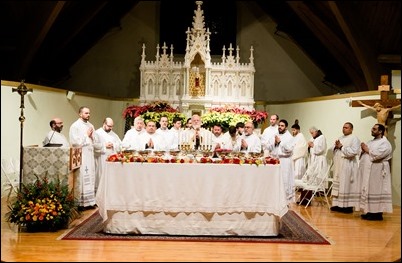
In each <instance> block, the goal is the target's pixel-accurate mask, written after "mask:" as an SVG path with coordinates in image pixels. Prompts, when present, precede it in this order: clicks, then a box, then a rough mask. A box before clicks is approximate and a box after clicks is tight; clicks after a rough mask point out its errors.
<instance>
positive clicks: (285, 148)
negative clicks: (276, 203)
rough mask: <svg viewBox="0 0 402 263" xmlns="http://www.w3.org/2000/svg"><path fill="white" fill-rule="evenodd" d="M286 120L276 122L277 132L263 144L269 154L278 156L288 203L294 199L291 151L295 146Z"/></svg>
mask: <svg viewBox="0 0 402 263" xmlns="http://www.w3.org/2000/svg"><path fill="white" fill-rule="evenodd" d="M287 127H288V122H287V121H286V120H284V119H282V120H280V121H279V123H278V132H277V134H276V135H274V137H271V139H269V140H268V142H267V144H266V145H265V147H266V149H267V150H268V151H269V152H270V153H271V156H273V157H276V158H279V161H280V164H281V176H282V179H283V185H284V187H285V192H286V198H287V200H288V203H291V202H294V201H295V191H294V185H295V176H294V171H293V163H292V158H291V157H292V153H293V149H294V147H295V140H294V137H293V136H292V135H291V134H290V132H289V131H288V130H287Z"/></svg>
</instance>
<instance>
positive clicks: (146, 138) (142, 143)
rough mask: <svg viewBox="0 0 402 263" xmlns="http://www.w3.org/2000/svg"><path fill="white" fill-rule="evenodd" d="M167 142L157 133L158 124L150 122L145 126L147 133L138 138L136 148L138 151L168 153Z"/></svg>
mask: <svg viewBox="0 0 402 263" xmlns="http://www.w3.org/2000/svg"><path fill="white" fill-rule="evenodd" d="M166 147H167V144H166V141H165V139H164V138H163V136H162V135H160V134H158V133H156V123H155V122H154V121H152V120H149V121H148V122H147V123H146V126H145V132H144V133H141V134H140V136H139V137H138V140H137V143H136V145H135V146H134V149H136V150H140V151H143V150H154V151H166Z"/></svg>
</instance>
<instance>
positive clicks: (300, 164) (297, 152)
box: [292, 123, 307, 179]
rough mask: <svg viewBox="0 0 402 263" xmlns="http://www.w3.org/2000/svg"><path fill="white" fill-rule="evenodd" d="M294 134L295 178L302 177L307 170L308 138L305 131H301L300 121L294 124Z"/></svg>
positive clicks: (293, 158) (293, 159) (293, 157)
mask: <svg viewBox="0 0 402 263" xmlns="http://www.w3.org/2000/svg"><path fill="white" fill-rule="evenodd" d="M292 135H293V137H294V140H295V148H294V149H293V154H292V161H293V171H294V173H295V179H302V177H303V175H304V173H305V172H306V157H307V140H306V138H305V137H304V135H303V133H301V132H300V126H299V124H298V123H295V124H293V125H292Z"/></svg>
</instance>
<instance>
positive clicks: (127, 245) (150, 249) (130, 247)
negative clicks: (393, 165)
mask: <svg viewBox="0 0 402 263" xmlns="http://www.w3.org/2000/svg"><path fill="white" fill-rule="evenodd" d="M4 203H5V202H2V209H1V214H2V221H1V260H2V261H6V262H11V261H19V262H34V261H49V262H50V261H51V262H58V261H64V262H67V261H68V262H84V261H86V262H90V261H104V262H105V261H106V262H107V261H109V262H112V261H120V262H121V261H131V262H152V261H157V262H167V261H187V262H190V261H193V262H194V261H198V262H201V261H202V262H207V261H214V262H218V261H226V262H228V261H232V262H234V261H243V262H244V261H250V262H256V261H260V262H261V261H262V262H266V261H286V262H289V261H299V262H300V261H309V262H312V261H317V262H318V261H320V262H323V261H349V262H351V261H356V262H357V261H359V262H362V261H366V262H367V261H372V262H392V261H400V258H401V208H400V207H399V206H398V207H397V206H395V207H394V213H393V214H385V215H384V221H379V222H378V221H365V220H362V219H361V218H360V213H358V212H355V213H353V214H340V213H336V212H330V211H329V210H328V208H327V207H325V206H323V205H321V204H319V203H314V204H313V206H310V207H308V208H307V209H305V208H304V207H300V206H298V205H293V206H292V207H291V209H292V210H294V211H296V212H298V213H299V214H300V215H301V216H302V217H304V218H305V220H306V221H308V222H309V223H310V224H312V225H313V226H315V227H316V228H318V229H319V232H320V233H322V234H323V235H325V236H326V237H328V238H329V239H330V241H331V242H332V244H331V245H303V244H272V243H270V244H269V243H242V242H238V243H234V242H189V241H187V242H184V241H88V240H85V241H82V240H80V241H72V240H57V238H58V237H59V236H60V235H61V234H63V233H64V232H66V230H61V231H58V232H54V233H24V232H18V228H17V227H16V226H15V225H12V224H11V225H10V224H9V223H7V222H5V219H4V218H5V217H4V214H5V212H7V211H8V209H7V207H6V205H5V204H4ZM94 211H95V210H89V211H85V213H84V214H83V215H82V217H81V218H80V219H78V220H76V221H75V222H73V224H77V223H79V222H80V221H82V220H84V219H85V218H86V217H88V216H89V215H90V214H92V213H93V212H94Z"/></svg>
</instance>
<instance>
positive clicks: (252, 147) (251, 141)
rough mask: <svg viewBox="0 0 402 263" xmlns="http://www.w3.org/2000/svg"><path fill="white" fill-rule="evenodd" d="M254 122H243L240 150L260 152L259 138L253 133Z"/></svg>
mask: <svg viewBox="0 0 402 263" xmlns="http://www.w3.org/2000/svg"><path fill="white" fill-rule="evenodd" d="M254 128H255V127H254V123H253V122H252V121H247V122H246V123H245V124H244V134H243V135H242V136H241V138H240V150H241V151H245V152H251V153H261V150H262V148H261V140H260V137H258V135H257V134H255V133H254Z"/></svg>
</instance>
